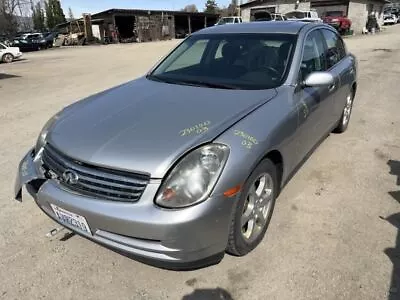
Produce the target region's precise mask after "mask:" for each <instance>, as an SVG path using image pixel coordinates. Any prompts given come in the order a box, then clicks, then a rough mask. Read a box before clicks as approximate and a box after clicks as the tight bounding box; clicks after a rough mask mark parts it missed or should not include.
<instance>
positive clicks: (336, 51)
mask: <svg viewBox="0 0 400 300" xmlns="http://www.w3.org/2000/svg"><path fill="white" fill-rule="evenodd" d="M322 34H323V35H324V38H325V41H326V45H327V49H326V53H325V57H326V61H327V64H328V66H327V67H328V69H330V68H332V67H333V66H334V65H336V64H337V63H338V62H339V61H340V60H342V59H343V58H344V57H345V56H346V49H345V46H344V43H343V41H342V39H341V38H340V37H339V35H337V34H336V33H334V32H333V31H331V30H328V29H323V30H322Z"/></svg>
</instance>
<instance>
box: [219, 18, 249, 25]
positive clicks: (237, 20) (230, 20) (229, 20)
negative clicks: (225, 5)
mask: <svg viewBox="0 0 400 300" xmlns="http://www.w3.org/2000/svg"><path fill="white" fill-rule="evenodd" d="M238 23H243V20H242V18H241V17H223V18H221V19H219V21H218V22H217V24H215V25H225V24H238Z"/></svg>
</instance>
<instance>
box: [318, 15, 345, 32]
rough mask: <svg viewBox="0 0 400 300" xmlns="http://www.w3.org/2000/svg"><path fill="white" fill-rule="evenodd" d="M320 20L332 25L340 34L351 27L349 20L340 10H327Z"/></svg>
mask: <svg viewBox="0 0 400 300" xmlns="http://www.w3.org/2000/svg"><path fill="white" fill-rule="evenodd" d="M322 21H323V22H324V23H326V24H329V25H331V26H332V27H334V28H335V29H336V30H337V31H339V33H340V34H345V33H347V32H348V31H349V30H350V28H351V20H350V19H349V18H347V17H346V15H345V13H344V12H343V11H341V10H335V11H327V12H326V13H325V15H324V17H323V18H322Z"/></svg>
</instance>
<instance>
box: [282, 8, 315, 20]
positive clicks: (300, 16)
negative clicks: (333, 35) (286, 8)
mask: <svg viewBox="0 0 400 300" xmlns="http://www.w3.org/2000/svg"><path fill="white" fill-rule="evenodd" d="M285 16H286V18H287V19H288V20H289V21H302V22H322V19H321V18H320V17H319V16H318V13H317V12H316V11H314V10H294V11H291V12H288V13H287V14H285Z"/></svg>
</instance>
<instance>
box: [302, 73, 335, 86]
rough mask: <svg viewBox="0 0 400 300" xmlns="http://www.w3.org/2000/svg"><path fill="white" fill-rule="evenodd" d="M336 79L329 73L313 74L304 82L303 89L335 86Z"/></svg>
mask: <svg viewBox="0 0 400 300" xmlns="http://www.w3.org/2000/svg"><path fill="white" fill-rule="evenodd" d="M334 81H335V79H334V78H333V76H332V74H331V73H329V72H313V73H311V74H310V75H308V76H307V78H306V79H305V80H304V81H303V87H321V86H330V85H332V84H334Z"/></svg>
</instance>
